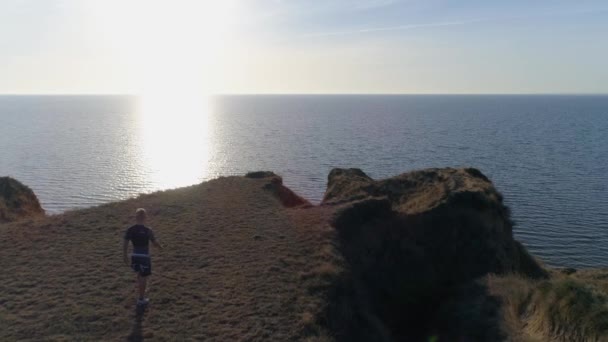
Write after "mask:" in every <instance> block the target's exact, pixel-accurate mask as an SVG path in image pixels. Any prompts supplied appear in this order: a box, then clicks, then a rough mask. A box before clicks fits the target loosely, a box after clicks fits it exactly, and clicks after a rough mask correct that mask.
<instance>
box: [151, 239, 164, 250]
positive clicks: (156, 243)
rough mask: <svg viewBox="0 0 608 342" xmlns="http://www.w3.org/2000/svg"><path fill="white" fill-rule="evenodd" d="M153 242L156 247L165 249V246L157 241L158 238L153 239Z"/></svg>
mask: <svg viewBox="0 0 608 342" xmlns="http://www.w3.org/2000/svg"><path fill="white" fill-rule="evenodd" d="M152 244H153V245H154V247H156V248H158V249H163V246H161V244H160V243H158V242H156V240H154V241H152Z"/></svg>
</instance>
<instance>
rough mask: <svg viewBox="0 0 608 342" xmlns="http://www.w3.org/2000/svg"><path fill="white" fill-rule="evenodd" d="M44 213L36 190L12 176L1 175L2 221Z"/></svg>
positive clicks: (0, 220)
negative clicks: (35, 192)
mask: <svg viewBox="0 0 608 342" xmlns="http://www.w3.org/2000/svg"><path fill="white" fill-rule="evenodd" d="M42 215H44V210H43V209H42V207H41V206H40V202H38V198H37V197H36V195H35V194H34V192H33V191H32V190H31V189H30V188H28V187H27V186H25V185H23V184H21V183H20V182H19V181H17V180H15V179H13V178H10V177H0V223H5V222H12V221H16V220H19V219H22V218H26V217H35V216H42Z"/></svg>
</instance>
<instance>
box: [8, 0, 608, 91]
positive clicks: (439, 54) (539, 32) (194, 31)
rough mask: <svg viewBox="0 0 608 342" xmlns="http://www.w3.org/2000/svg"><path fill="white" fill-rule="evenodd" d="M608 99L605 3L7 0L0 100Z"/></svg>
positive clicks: (529, 0) (520, 0)
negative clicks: (178, 96) (169, 96)
mask: <svg viewBox="0 0 608 342" xmlns="http://www.w3.org/2000/svg"><path fill="white" fill-rule="evenodd" d="M167 92H182V93H188V92H190V93H192V94H199V93H205V94H217V93H223V94H230V93H237V94H240V93H247V94H265V93H272V94H282V93H298V94H304V93H313V94H324V93H347V94H351V93H356V94H361V93H383V94H389V93H391V94H392V93H412V94H418V93H426V94H429V93H442V94H445V93H458V94H460V93H518V94H522V93H523V94H535V93H584V94H589V93H592V94H597V93H603V94H604V93H608V2H607V1H591V0H589V1H587V0H577V1H572V0H567V1H566V0H546V1H542V0H525V1H523V0H510V1H489V0H484V1H481V0H222V1H211V0H200V1H196V0H171V1H160V0H159V1H155V0H2V1H1V2H0V93H4V94H30V93H32V94H81V93H82V94H98V93H101V94H122V93H127V94H148V95H154V94H164V93H167Z"/></svg>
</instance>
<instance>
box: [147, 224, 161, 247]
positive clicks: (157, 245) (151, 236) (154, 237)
mask: <svg viewBox="0 0 608 342" xmlns="http://www.w3.org/2000/svg"><path fill="white" fill-rule="evenodd" d="M150 242H152V244H153V245H154V247H156V248H158V249H163V246H161V244H160V243H158V242H157V241H156V236H154V231H153V230H152V229H150Z"/></svg>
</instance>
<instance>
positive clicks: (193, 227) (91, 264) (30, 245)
mask: <svg viewBox="0 0 608 342" xmlns="http://www.w3.org/2000/svg"><path fill="white" fill-rule="evenodd" d="M264 182H265V181H264V180H253V179H245V178H241V177H230V178H222V179H218V180H214V181H211V182H207V183H204V184H202V185H197V186H193V187H189V188H183V189H178V190H173V191H167V192H162V193H156V194H151V195H146V196H142V197H139V198H137V199H132V200H128V201H124V202H118V203H113V204H109V205H105V206H101V207H97V208H91V209H86V210H80V211H75V212H71V213H66V214H64V215H59V216H54V217H51V218H48V219H44V220H39V221H29V222H20V223H14V224H10V225H3V226H0V268H1V269H2V272H1V273H0V340H3V341H4V340H9V341H10V340H23V339H31V340H44V339H48V340H61V339H69V340H72V339H82V340H121V339H122V340H205V341H212V340H217V341H252V340H276V341H286V340H298V339H302V338H304V337H307V336H312V335H320V336H323V332H322V331H315V330H314V329H312V328H311V326H314V324H313V323H314V322H311V320H313V319H312V317H313V316H314V315H315V313H316V311H318V310H319V306H320V305H322V301H323V298H322V291H311V288H319V287H322V285H323V284H322V281H321V280H319V279H317V278H316V275H317V271H318V270H319V268H320V267H322V266H321V265H323V262H324V260H325V259H327V253H331V251H330V249H329V248H328V247H327V246H329V239H328V237H329V236H330V234H331V230H330V229H329V227H328V226H327V224H326V218H327V215H329V212H327V210H325V209H321V208H312V209H286V208H283V207H282V206H281V205H280V204H279V202H278V201H277V200H276V199H275V198H274V197H273V196H272V195H271V194H270V193H268V192H266V191H264V190H263V189H262V186H263V185H264ZM137 207H145V208H146V209H147V210H148V212H149V213H150V215H151V218H150V222H149V225H150V226H151V227H153V229H154V230H155V234H156V236H157V238H158V239H159V241H160V242H161V243H163V244H165V245H166V248H165V250H163V251H157V250H156V251H153V252H152V254H153V276H152V278H151V280H150V291H149V296H150V299H151V305H150V306H149V308H148V310H147V311H146V312H145V313H144V314H143V315H140V314H138V313H137V312H136V311H135V306H134V300H135V291H134V287H133V285H134V282H133V280H134V279H133V278H134V276H133V274H132V273H131V272H130V270H129V268H128V267H127V266H125V265H124V264H122V256H121V251H120V246H121V244H122V236H121V235H122V232H123V231H124V229H125V228H127V227H128V225H129V224H130V217H131V216H132V213H133V211H134V210H135V208H137ZM311 329H312V330H311Z"/></svg>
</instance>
